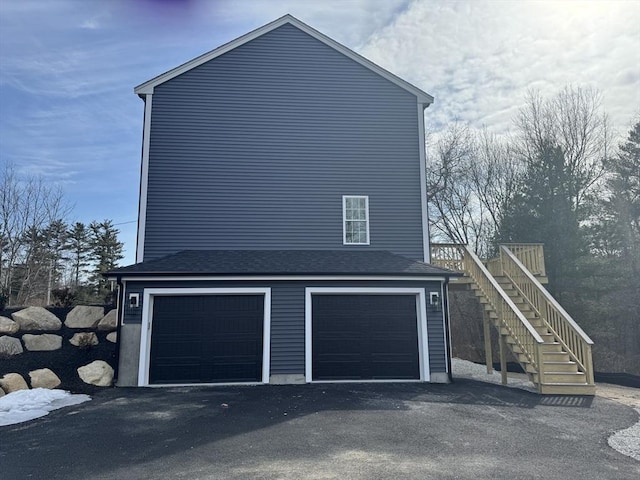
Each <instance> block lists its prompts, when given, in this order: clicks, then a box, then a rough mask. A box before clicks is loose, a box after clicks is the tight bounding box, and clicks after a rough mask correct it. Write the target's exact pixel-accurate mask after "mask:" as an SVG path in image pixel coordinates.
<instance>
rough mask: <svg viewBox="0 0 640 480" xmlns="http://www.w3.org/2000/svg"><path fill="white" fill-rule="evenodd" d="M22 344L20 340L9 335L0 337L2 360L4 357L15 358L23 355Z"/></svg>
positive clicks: (0, 355) (0, 356)
mask: <svg viewBox="0 0 640 480" xmlns="http://www.w3.org/2000/svg"><path fill="white" fill-rule="evenodd" d="M23 351H24V350H22V343H20V340H19V339H17V338H14V337H9V336H8V335H3V336H2V337H0V359H1V358H3V357H13V356H14V355H18V354H20V353H22V352H23Z"/></svg>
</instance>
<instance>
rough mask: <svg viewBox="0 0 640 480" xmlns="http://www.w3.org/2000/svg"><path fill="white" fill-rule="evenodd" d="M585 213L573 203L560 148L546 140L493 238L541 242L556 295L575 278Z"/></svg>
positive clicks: (513, 241) (563, 157)
mask: <svg viewBox="0 0 640 480" xmlns="http://www.w3.org/2000/svg"><path fill="white" fill-rule="evenodd" d="M585 213H586V209H584V208H580V207H577V206H576V204H575V203H574V201H573V198H572V192H571V172H570V171H569V168H568V166H567V163H566V158H565V156H564V153H563V151H562V149H561V148H560V147H558V146H556V145H553V144H552V143H548V142H547V143H546V144H545V145H543V146H542V148H541V150H540V152H539V153H538V156H537V158H535V159H533V161H531V162H530V163H529V165H528V166H527V169H526V172H525V173H524V175H523V176H522V178H521V185H520V191H519V192H517V193H516V194H514V197H513V198H512V201H511V202H510V203H509V205H508V206H507V208H506V212H505V215H504V218H503V219H502V223H501V226H500V231H499V233H498V239H497V240H498V241H499V242H501V243H528V242H532V243H538V242H539V243H544V244H545V245H544V248H545V257H546V266H547V275H548V276H549V279H550V286H551V287H552V288H553V290H554V293H555V294H556V295H559V294H561V293H562V292H564V291H566V290H567V289H568V288H569V286H570V285H569V284H570V282H571V281H572V280H573V279H574V278H575V263H576V259H577V258H578V257H579V256H580V254H581V253H582V251H583V248H584V245H583V242H582V241H581V235H580V221H581V220H583V219H584V216H585Z"/></svg>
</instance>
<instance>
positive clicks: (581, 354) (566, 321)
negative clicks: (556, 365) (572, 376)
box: [500, 245, 595, 385]
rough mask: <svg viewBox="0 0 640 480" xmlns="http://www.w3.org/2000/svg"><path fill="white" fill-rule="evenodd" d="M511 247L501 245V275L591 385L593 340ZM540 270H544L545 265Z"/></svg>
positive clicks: (592, 377) (592, 375)
mask: <svg viewBox="0 0 640 480" xmlns="http://www.w3.org/2000/svg"><path fill="white" fill-rule="evenodd" d="M511 248H512V247H511V246H508V245H501V246H500V263H501V267H502V275H504V276H505V277H507V278H508V279H509V280H510V281H511V283H512V284H513V286H514V287H515V288H516V290H517V291H518V292H519V293H520V295H521V296H522V298H524V299H525V301H526V302H527V303H528V304H529V306H530V307H531V308H532V309H533V311H534V312H535V313H536V315H537V316H538V317H539V318H540V319H541V320H542V321H543V322H544V324H545V326H546V327H547V328H548V330H549V331H550V332H551V333H552V334H553V336H554V337H555V339H556V342H558V343H560V344H561V345H562V347H563V349H564V350H565V351H566V352H567V353H568V354H569V356H570V357H571V359H572V360H573V361H574V362H576V364H577V365H578V369H579V370H580V371H581V372H583V373H584V374H585V375H586V379H587V384H588V385H594V384H595V383H594V371H593V360H592V353H591V347H592V345H593V341H592V340H591V339H590V338H589V336H588V335H587V334H586V333H585V332H584V331H583V330H582V329H581V328H580V326H579V325H578V324H577V323H576V322H575V321H574V320H573V318H571V316H570V315H569V314H568V313H567V312H566V311H565V310H564V308H562V306H561V305H560V304H559V303H558V302H557V301H556V300H555V298H553V297H552V296H551V294H550V293H549V292H548V291H547V290H546V289H545V288H544V287H543V286H542V285H541V284H540V282H539V281H538V280H537V279H536V278H535V277H534V276H533V275H532V273H531V272H530V271H529V269H528V268H526V267H525V265H524V264H523V263H524V262H522V261H521V260H520V258H519V256H518V255H516V254H515V253H514V252H513V251H512V250H511ZM542 274H544V266H543V269H542Z"/></svg>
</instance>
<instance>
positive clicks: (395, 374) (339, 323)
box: [311, 294, 420, 380]
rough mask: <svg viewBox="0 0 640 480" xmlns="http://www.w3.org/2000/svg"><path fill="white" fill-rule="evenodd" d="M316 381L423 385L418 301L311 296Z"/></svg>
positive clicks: (409, 298)
mask: <svg viewBox="0 0 640 480" xmlns="http://www.w3.org/2000/svg"><path fill="white" fill-rule="evenodd" d="M311 325H312V328H311V334H312V379H313V380H386V379H388V380H391V379H393V380H403V379H407V380H408V379H416V380H417V379H420V365H419V348H418V322H417V311H416V296H415V295H325V294H323V295H312V321H311Z"/></svg>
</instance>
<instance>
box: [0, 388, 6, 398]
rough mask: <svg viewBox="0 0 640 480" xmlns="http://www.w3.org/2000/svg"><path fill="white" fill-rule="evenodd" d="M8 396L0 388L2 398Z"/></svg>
mask: <svg viewBox="0 0 640 480" xmlns="http://www.w3.org/2000/svg"><path fill="white" fill-rule="evenodd" d="M5 395H6V393H4V390H3V389H1V388H0V398H2V397H4V396H5Z"/></svg>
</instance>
